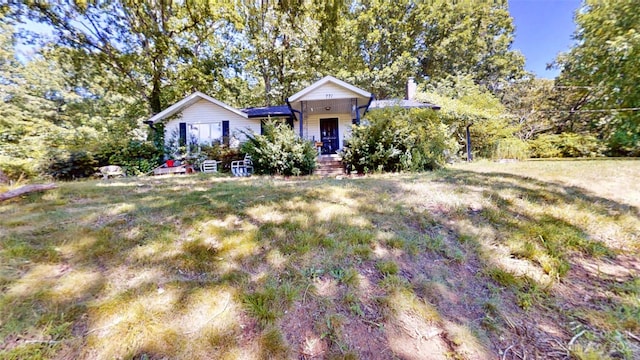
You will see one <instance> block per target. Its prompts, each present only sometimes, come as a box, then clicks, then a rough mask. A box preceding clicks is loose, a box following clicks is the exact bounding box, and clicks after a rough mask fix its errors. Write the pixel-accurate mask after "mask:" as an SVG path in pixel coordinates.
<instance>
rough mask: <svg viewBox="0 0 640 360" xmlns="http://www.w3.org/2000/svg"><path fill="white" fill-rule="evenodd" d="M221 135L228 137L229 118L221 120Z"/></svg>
mask: <svg viewBox="0 0 640 360" xmlns="http://www.w3.org/2000/svg"><path fill="white" fill-rule="evenodd" d="M222 136H223V137H229V120H224V121H223V122H222Z"/></svg>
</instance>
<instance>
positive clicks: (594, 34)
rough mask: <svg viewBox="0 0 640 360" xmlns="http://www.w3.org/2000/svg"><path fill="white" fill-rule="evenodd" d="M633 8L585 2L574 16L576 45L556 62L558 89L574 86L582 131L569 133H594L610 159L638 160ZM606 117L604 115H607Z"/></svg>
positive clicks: (639, 71)
mask: <svg viewBox="0 0 640 360" xmlns="http://www.w3.org/2000/svg"><path fill="white" fill-rule="evenodd" d="M637 5H638V4H637V2H635V1H629V0H609V1H600V0H586V1H584V2H583V4H582V8H581V9H579V11H576V16H575V22H576V25H577V30H576V32H575V34H576V41H575V43H574V46H573V47H572V48H571V50H570V51H569V52H568V53H566V54H562V55H560V56H559V57H558V60H557V62H558V65H559V67H560V68H561V70H562V72H561V74H560V76H559V78H558V81H559V82H560V83H561V84H562V85H569V86H578V87H579V89H580V90H581V91H580V92H581V93H582V95H581V96H580V101H579V102H577V105H578V106H573V107H571V108H567V109H563V110H567V111H568V110H575V109H578V110H582V109H585V110H605V111H603V112H591V113H584V115H583V117H584V118H585V126H584V128H581V129H573V130H574V131H589V132H591V133H598V134H600V136H601V137H602V138H603V139H604V140H605V141H606V142H607V144H608V146H609V148H610V149H609V152H610V153H611V154H613V155H626V154H632V155H637V154H640V112H639V111H633V110H631V111H613V110H615V109H629V108H638V107H640V90H639V89H638V84H639V83H640V62H638V59H639V58H640V31H638V29H640V16H639V15H638V11H637V10H638V9H637V7H638V6H637ZM610 109H611V110H612V111H609V110H610Z"/></svg>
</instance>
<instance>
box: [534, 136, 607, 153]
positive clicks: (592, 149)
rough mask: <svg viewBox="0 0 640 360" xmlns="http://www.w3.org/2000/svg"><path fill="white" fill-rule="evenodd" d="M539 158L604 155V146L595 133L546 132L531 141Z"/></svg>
mask: <svg viewBox="0 0 640 360" xmlns="http://www.w3.org/2000/svg"><path fill="white" fill-rule="evenodd" d="M529 145H530V146H531V154H532V156H533V157H537V158H554V157H595V156H602V154H603V151H604V146H603V144H602V142H601V141H599V140H598V139H597V138H596V137H595V136H593V135H581V134H574V133H562V134H544V135H540V136H538V137H537V138H536V139H534V140H532V141H530V142H529Z"/></svg>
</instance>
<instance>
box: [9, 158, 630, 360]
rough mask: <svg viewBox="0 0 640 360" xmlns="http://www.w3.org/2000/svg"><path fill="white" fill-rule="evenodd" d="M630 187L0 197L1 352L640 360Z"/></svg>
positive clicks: (546, 169)
mask: <svg viewBox="0 0 640 360" xmlns="http://www.w3.org/2000/svg"><path fill="white" fill-rule="evenodd" d="M638 178H640V161H632V160H627V161H624V160H602V161H549V162H538V161H536V162H521V163H512V164H497V163H488V162H487V163H475V164H460V165H457V166H455V167H454V168H452V169H448V170H445V171H441V172H436V173H431V174H418V175H412V174H410V175H379V176H371V177H363V178H353V179H343V180H333V179H314V178H311V179H295V180H286V179H271V178H259V177H257V178H250V179H231V178H223V177H212V176H200V175H197V176H182V177H180V176H178V177H170V178H140V179H122V180H110V181H108V182H105V181H87V182H73V183H64V184H60V185H61V186H60V188H59V189H57V190H53V191H50V192H47V193H42V194H32V195H29V196H26V197H24V198H21V199H14V200H11V201H8V202H5V203H2V204H0V358H6V359H19V358H45V359H49V358H86V359H111V358H127V359H143V358H147V359H160V358H172V359H173V358H175V359H180V358H189V359H192V358H220V359H238V358H241V359H262V358H273V359H280V358H291V359H301V358H302V359H312V358H313V359H320V358H326V359H330V358H362V359H374V358H380V359H391V358H398V357H400V358H405V359H414V358H415V359H421V358H424V357H425V356H429V357H430V358H443V359H444V358H465V359H486V358H507V359H517V358H524V357H525V356H526V357H527V358H566V357H571V356H572V357H574V358H606V357H611V358H628V359H632V358H637V357H640V342H639V341H638V337H639V336H640V300H639V299H640V261H639V260H638V259H639V258H640V239H639V236H640V234H639V230H638V229H640V215H639V206H640V188H639V187H638V186H637V184H636V180H637V179H638Z"/></svg>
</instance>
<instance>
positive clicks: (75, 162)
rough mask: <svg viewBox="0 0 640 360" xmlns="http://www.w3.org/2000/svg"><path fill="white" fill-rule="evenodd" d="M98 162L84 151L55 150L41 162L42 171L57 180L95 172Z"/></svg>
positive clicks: (85, 175)
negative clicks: (46, 159)
mask: <svg viewBox="0 0 640 360" xmlns="http://www.w3.org/2000/svg"><path fill="white" fill-rule="evenodd" d="M97 165H98V162H97V161H96V160H95V159H94V158H93V155H92V154H91V153H89V152H86V151H71V152H68V151H64V150H61V151H57V152H54V153H52V154H50V157H49V159H48V161H46V162H45V163H44V164H43V166H42V167H43V172H44V173H45V174H47V175H51V176H52V177H54V178H56V179H59V180H72V179H79V178H84V177H89V176H92V175H93V174H95V172H96V166H97Z"/></svg>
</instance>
